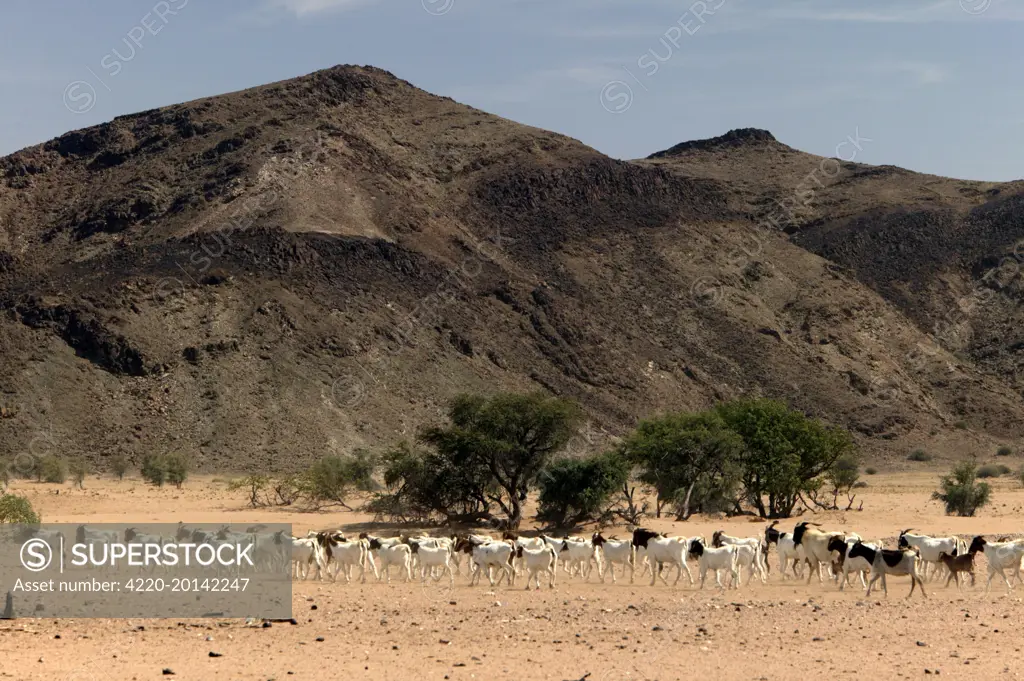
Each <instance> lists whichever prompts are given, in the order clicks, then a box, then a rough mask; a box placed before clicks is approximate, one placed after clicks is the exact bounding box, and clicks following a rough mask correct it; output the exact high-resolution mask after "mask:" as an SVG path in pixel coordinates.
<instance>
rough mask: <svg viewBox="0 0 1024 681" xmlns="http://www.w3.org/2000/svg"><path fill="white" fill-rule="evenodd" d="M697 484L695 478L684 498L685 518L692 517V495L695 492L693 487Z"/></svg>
mask: <svg viewBox="0 0 1024 681" xmlns="http://www.w3.org/2000/svg"><path fill="white" fill-rule="evenodd" d="M696 485H697V481H696V480H694V481H693V482H691V483H690V488H689V489H687V490H686V498H685V499H683V520H689V519H690V495H691V494H693V488H694V487H695V486H696Z"/></svg>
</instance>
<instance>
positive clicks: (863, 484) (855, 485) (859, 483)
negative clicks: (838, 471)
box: [853, 480, 868, 489]
mask: <svg viewBox="0 0 1024 681" xmlns="http://www.w3.org/2000/svg"><path fill="white" fill-rule="evenodd" d="M867 486H868V483H866V482H864V481H863V480H858V481H857V482H855V483H853V489H864V488H865V487H867Z"/></svg>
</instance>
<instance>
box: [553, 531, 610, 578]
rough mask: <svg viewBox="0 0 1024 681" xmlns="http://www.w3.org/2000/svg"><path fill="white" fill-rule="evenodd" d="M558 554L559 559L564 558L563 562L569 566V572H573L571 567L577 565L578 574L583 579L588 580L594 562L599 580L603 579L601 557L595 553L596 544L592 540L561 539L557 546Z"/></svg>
mask: <svg viewBox="0 0 1024 681" xmlns="http://www.w3.org/2000/svg"><path fill="white" fill-rule="evenodd" d="M559 554H560V556H559V560H564V561H565V563H564V564H566V565H568V566H569V574H573V569H574V568H576V567H578V568H579V574H580V576H581V577H585V580H584V581H588V582H589V581H590V573H591V572H592V571H593V569H594V565H595V564H596V565H597V576H598V577H600V578H601V581H604V571H603V570H602V569H601V559H600V556H598V553H597V545H596V544H594V542H593V541H592V540H590V539H584V540H583V541H578V540H576V539H563V540H562V546H561V548H559Z"/></svg>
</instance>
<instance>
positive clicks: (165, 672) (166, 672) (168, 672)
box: [161, 667, 174, 676]
mask: <svg viewBox="0 0 1024 681" xmlns="http://www.w3.org/2000/svg"><path fill="white" fill-rule="evenodd" d="M161 673H162V674H163V675H164V676H174V670H173V669H171V668H170V667H164V670H163V672H161Z"/></svg>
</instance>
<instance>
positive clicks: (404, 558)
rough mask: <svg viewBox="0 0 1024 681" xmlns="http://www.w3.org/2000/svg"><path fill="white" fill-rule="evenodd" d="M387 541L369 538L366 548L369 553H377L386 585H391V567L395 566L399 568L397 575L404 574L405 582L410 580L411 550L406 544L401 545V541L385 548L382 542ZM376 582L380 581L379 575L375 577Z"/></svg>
mask: <svg viewBox="0 0 1024 681" xmlns="http://www.w3.org/2000/svg"><path fill="white" fill-rule="evenodd" d="M384 541H387V540H383V539H378V538H377V537H371V538H370V539H369V542H370V543H369V546H368V548H369V549H370V550H371V551H376V552H377V558H379V559H380V568H381V570H382V571H383V572H384V574H385V575H386V576H387V580H388V584H390V583H391V566H392V565H397V566H398V567H399V571H398V574H399V575H401V574H402V572H405V581H407V582H408V581H411V580H412V549H411V548H410V547H409V545H408V544H403V543H401V541H399V542H395V543H392V544H391V545H390V546H385V545H384V544H383V543H382V542H384ZM377 581H380V575H379V574H378V575H377Z"/></svg>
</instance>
